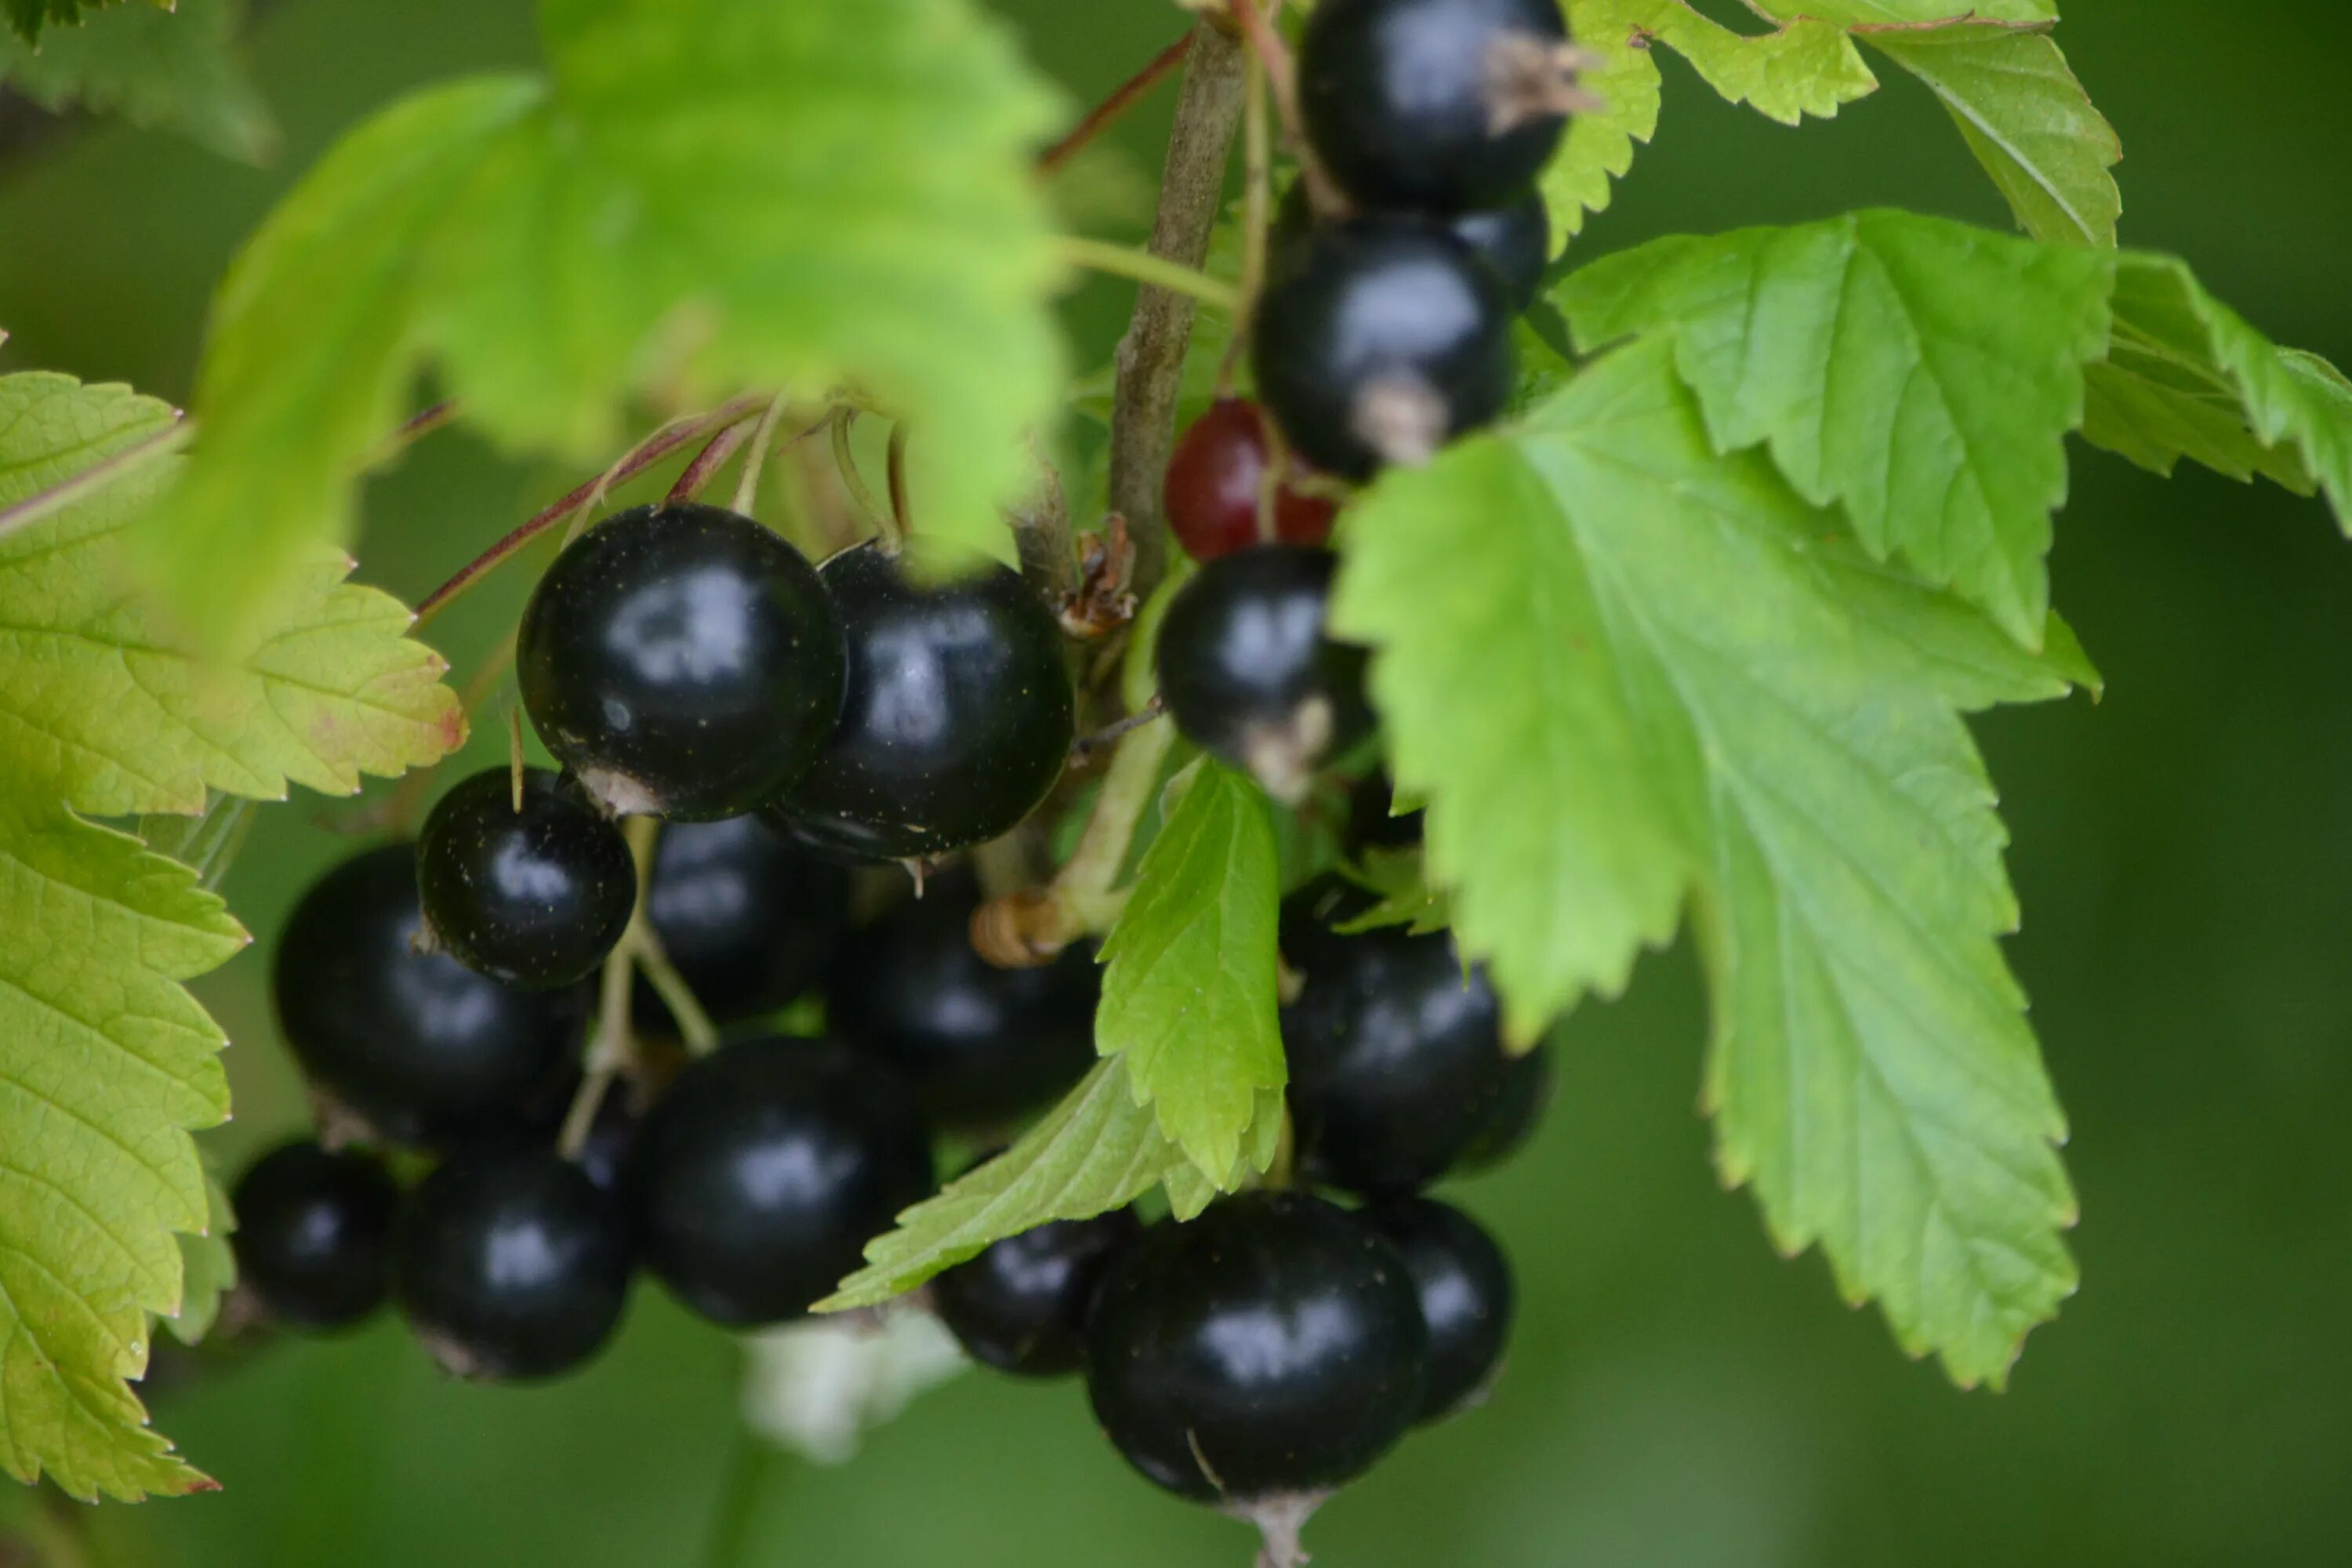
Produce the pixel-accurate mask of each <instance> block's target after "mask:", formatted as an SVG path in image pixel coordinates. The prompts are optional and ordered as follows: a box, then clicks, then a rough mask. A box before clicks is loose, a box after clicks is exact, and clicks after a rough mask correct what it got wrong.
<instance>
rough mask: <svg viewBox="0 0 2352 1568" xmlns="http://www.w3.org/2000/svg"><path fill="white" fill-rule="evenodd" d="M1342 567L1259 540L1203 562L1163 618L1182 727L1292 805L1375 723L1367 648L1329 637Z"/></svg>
mask: <svg viewBox="0 0 2352 1568" xmlns="http://www.w3.org/2000/svg"><path fill="white" fill-rule="evenodd" d="M1338 564H1339V563H1338V558H1337V557H1335V556H1334V555H1332V553H1331V552H1329V551H1328V550H1315V549H1310V548H1307V547H1306V546H1302V545H1294V544H1258V545H1253V546H1251V547H1250V548H1249V549H1247V550H1241V551H1236V552H1234V553H1233V554H1231V555H1225V556H1220V557H1219V558H1218V559H1216V560H1214V561H1212V562H1210V563H1208V564H1207V565H1205V566H1203V567H1202V568H1201V570H1200V572H1199V573H1198V574H1196V575H1195V576H1194V577H1193V578H1192V581H1190V582H1188V583H1186V584H1184V586H1183V587H1181V589H1179V590H1177V594H1176V597H1175V599H1174V600H1173V601H1172V602H1171V604H1170V605H1169V606H1168V614H1167V617H1166V618H1165V619H1164V620H1163V621H1162V622H1161V623H1160V646H1159V648H1158V650H1157V658H1158V664H1157V668H1158V671H1159V676H1160V696H1161V697H1162V698H1163V699H1164V700H1166V701H1167V704H1168V713H1169V716H1170V717H1171V718H1172V719H1173V720H1175V721H1176V727H1177V729H1179V730H1181V731H1183V733H1184V737H1185V739H1187V740H1189V741H1191V742H1193V743H1194V744H1195V745H1197V746H1200V747H1201V748H1202V750H1204V751H1209V752H1214V753H1216V754H1217V755H1218V756H1220V757H1223V759H1224V760H1225V761H1227V762H1229V763H1234V765H1235V766H1237V767H1242V768H1246V769H1247V770H1248V771H1249V772H1250V773H1252V774H1254V775H1255V777H1256V779H1257V781H1258V782H1259V783H1260V784H1264V785H1265V787H1266V790H1267V792H1268V793H1269V794H1271V795H1275V796H1276V798H1278V799H1282V800H1286V801H1296V800H1297V799H1298V798H1299V797H1300V796H1301V795H1303V794H1304V793H1305V791H1306V789H1307V784H1309V783H1310V782H1311V781H1312V779H1313V776H1314V773H1315V770H1316V769H1317V767H1318V766H1319V765H1320V764H1321V763H1323V762H1324V760H1325V759H1326V758H1328V757H1329V756H1331V755H1333V754H1334V753H1336V752H1339V751H1342V750H1344V749H1346V748H1347V747H1349V746H1350V745H1352V744H1354V743H1355V742H1357V741H1358V740H1360V739H1361V738H1362V737H1363V736H1364V735H1366V734H1368V733H1370V730H1371V722H1372V719H1371V710H1370V709H1369V708H1368V707H1367V706H1366V705H1365V701H1364V651H1363V649H1361V648H1359V647H1351V646H1349V644H1346V643H1339V642H1334V641H1332V640H1331V639H1330V638H1328V637H1325V636H1324V635H1323V624H1324V616H1325V610H1326V607H1327V605H1328V602H1329V599H1330V596H1331V577H1332V574H1333V573H1334V572H1335V571H1336V570H1337V569H1338Z"/></svg>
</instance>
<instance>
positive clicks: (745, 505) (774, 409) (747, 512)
mask: <svg viewBox="0 0 2352 1568" xmlns="http://www.w3.org/2000/svg"><path fill="white" fill-rule="evenodd" d="M788 401H789V399H788V398H787V397H786V396H785V395H784V394H782V393H781V392H780V393H778V394H776V395H775V397H774V398H773V399H772V401H771V402H770V403H769V405H768V411H767V412H766V413H765V414H762V415H761V416H760V427H759V428H758V429H756V430H754V431H752V432H751V450H750V451H749V452H746V453H744V454H743V471H742V472H741V473H740V474H739V475H737V476H736V479H735V509H734V510H735V512H736V515H738V516H739V517H749V516H751V513H752V510H753V509H754V508H756V507H758V505H759V504H760V470H761V468H765V467H766V466H767V462H768V447H769V446H770V445H771V444H772V442H774V440H775V438H776V426H777V424H778V423H779V422H781V421H782V418H783V416H784V405H785V404H786V403H787V402H788ZM822 426H823V421H819V422H818V424H817V425H813V426H810V427H809V428H810V429H811V430H814V429H818V428H821V427H822ZM807 433H808V432H807V431H803V432H802V435H806V434H807ZM793 438H794V439H795V440H797V439H799V437H793Z"/></svg>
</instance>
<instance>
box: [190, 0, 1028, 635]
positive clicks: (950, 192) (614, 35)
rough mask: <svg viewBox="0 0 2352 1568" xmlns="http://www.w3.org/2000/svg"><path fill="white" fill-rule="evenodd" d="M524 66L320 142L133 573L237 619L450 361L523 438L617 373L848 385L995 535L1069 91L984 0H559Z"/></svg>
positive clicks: (581, 417) (471, 400) (939, 515)
mask: <svg viewBox="0 0 2352 1568" xmlns="http://www.w3.org/2000/svg"><path fill="white" fill-rule="evenodd" d="M541 17H542V22H543V26H544V30H545V33H546V38H547V47H548V52H549V56H550V63H551V78H550V80H549V81H548V82H547V83H546V84H545V85H544V86H542V85H541V83H539V82H537V81H535V80H532V79H527V78H515V77H506V78H496V79H477V80H472V81H466V82H460V83H456V84H452V85H448V86H445V87H441V88H438V89H431V90H428V91H426V92H425V93H423V94H420V95H418V96H416V97H414V98H411V99H409V100H405V101H404V102H402V103H399V104H396V105H395V106H394V107H393V108H392V109H390V110H386V111H384V112H383V113H382V114H380V115H378V116H377V117H376V118H375V119H373V120H372V121H369V122H368V123H367V124H365V125H363V126H362V127H361V128H360V129H359V130H358V131H356V132H353V133H352V135H350V136H349V137H347V138H346V139H345V140H344V141H343V142H341V144H340V145H339V146H337V147H336V148H335V149H334V150H333V151H331V153H328V155H327V156H326V158H325V159H324V160H322V161H321V162H320V164H319V165H318V167H317V168H315V169H314V170H313V171H312V172H311V173H310V175H309V176H308V177H306V178H305V179H304V180H303V182H302V183H301V184H299V186H297V187H296V189H295V191H294V192H293V194H292V195H289V197H288V198H287V200H286V202H285V203H284V204H283V205H281V206H280V207H279V208H278V212H277V213H276V214H275V215H273V216H272V217H271V219H270V220H269V221H268V223H267V224H265V225H264V226H263V228H262V230H261V232H260V233H259V234H258V235H257V237H255V239H254V240H253V242H252V244H251V245H250V246H249V247H247V251H246V253H245V255H244V256H243V257H242V258H240V259H239V261H238V263H237V265H236V268H235V270H234V272H233V273H232V275H231V277H230V279H229V281H228V284H227V285H226V288H225V289H224V291H223V293H222V297H221V300H220V302H219V305H218V307H217V309H216V311H215V321H214V323H213V330H212V348H211V352H210V353H209V355H208V357H207V360H206V362H205V370H204V374H203V377H202V379H201V382H200V384H199V387H198V392H197V397H196V412H197V416H198V418H199V420H200V421H201V422H202V424H203V426H204V437H203V439H202V441H201V442H200V444H199V447H198V450H197V456H196V459H195V461H194V465H193V468H192V471H191V474H190V476H189V480H188V482H187V483H186V484H185V485H184V486H183V487H182V489H181V490H180V492H179V493H178V494H177V495H176V496H175V497H174V498H173V500H172V501H170V502H169V503H168V504H167V505H166V506H165V508H164V509H163V511H162V513H161V514H160V515H159V517H158V519H157V521H156V523H155V525H154V527H153V529H152V533H151V539H150V543H151V547H152V574H153V576H154V578H155V580H156V582H157V583H158V584H160V585H161V586H162V587H163V588H164V589H165V590H167V591H168V593H169V595H170V597H171V602H172V603H173V605H175V606H176V607H177V608H178V609H179V610H180V611H181V613H182V614H184V615H185V616H187V617H188V618H189V619H190V621H191V622H192V623H193V624H194V625H195V626H197V627H198V629H199V630H200V631H202V632H203V633H205V635H206V637H208V638H209V639H210V640H212V641H214V642H215V643H224V644H233V643H234V642H235V641H236V640H237V639H236V634H237V633H238V632H239V631H240V630H242V629H243V628H245V627H247V626H249V625H250V624H251V623H252V616H254V614H255V612H256V610H257V607H259V606H262V605H267V604H268V603H269V596H270V595H272V594H274V593H276V592H278V591H279V590H280V589H282V587H283V584H284V581H285V579H286V577H287V575H288V574H289V570H290V563H291V562H292V561H293V560H295V559H296V558H297V557H298V555H299V552H300V551H301V550H302V549H303V548H304V547H305V546H307V545H308V544H309V543H310V542H311V541H313V540H315V539H317V538H319V537H320V536H322V535H323V536H327V537H331V538H338V539H340V538H344V537H347V536H348V535H349V533H350V531H351V522H352V484H353V479H354V478H355V476H356V474H357V472H358V470H359V469H360V468H361V467H362V464H363V462H364V461H365V459H366V458H367V455H368V453H369V451H370V449H371V447H373V445H374V444H375V443H376V442H377V441H379V440H380V439H381V438H382V437H383V436H384V435H385V434H386V432H388V431H389V430H390V429H391V428H392V426H394V423H395V421H396V420H397V418H398V417H399V415H400V411H401V399H402V397H403V395H404V392H405V390H406V389H407V387H408V385H409V384H410V383H411V382H412V380H413V379H414V378H415V376H416V374H418V373H419V372H420V371H421V370H422V369H424V368H425V365H426V364H427V363H430V362H437V363H438V364H439V366H440V368H441V372H442V379H443V381H444V383H445V384H446V388H447V390H448V391H450V392H451V393H452V394H454V395H456V396H457V398H458V399H459V400H460V402H461V404H462V405H463V406H464V408H465V410H466V414H467V417H468V418H469V419H471V420H474V421H476V422H478V424H479V425H481V426H483V427H484V428H485V429H486V430H487V432H488V434H490V435H491V436H493V437H496V438H498V439H499V440H501V441H503V442H505V443H507V444H509V445H512V446H520V447H545V448H554V449H559V450H562V451H564V452H566V453H570V454H573V455H586V454H592V453H593V454H600V455H601V454H603V453H605V452H609V450H610V449H611V448H612V447H614V445H616V444H617V443H618V441H619V439H620V436H621V431H622V429H623V425H624V421H625V418H626V416H628V413H629V409H630V406H631V405H632V402H633V400H635V399H644V400H648V401H651V402H653V403H656V404H657V405H659V406H660V408H661V410H662V411H664V412H667V411H669V410H671V409H674V408H678V407H685V406H691V405H702V404H707V403H709V402H713V401H716V400H717V399H718V398H719V397H721V396H724V395H729V394H732V393H735V392H738V391H740V390H742V389H743V388H745V387H747V386H758V387H765V386H776V387H779V388H782V389H787V390H790V391H791V392H793V394H794V395H796V396H799V397H801V398H803V399H804V400H807V401H811V402H814V401H817V400H820V399H823V398H824V397H825V396H827V395H830V394H831V393H832V392H833V391H834V390H835V389H836V388H837V387H839V386H840V385H841V384H843V383H845V382H847V383H853V384H855V385H856V389H857V390H858V392H859V393H860V394H861V395H863V396H865V397H866V398H869V399H872V400H874V401H876V402H878V403H879V404H881V405H885V406H887V407H888V408H889V409H890V410H891V411H892V412H894V413H896V414H898V415H900V416H904V417H905V418H906V419H907V420H908V424H909V426H911V427H912V428H913V429H914V430H915V431H917V432H918V434H917V436H916V438H915V439H914V441H913V443H912V446H911V448H910V457H909V461H910V468H911V485H912V490H913V495H914V511H915V514H916V517H917V519H918V521H919V526H920V527H921V528H922V529H924V530H925V531H928V532H930V533H932V534H935V535H939V536H942V537H943V538H946V539H949V540H951V541H956V542H961V543H964V544H966V545H970V546H972V547H974V548H979V549H983V550H987V551H989V552H993V553H997V554H1000V555H1001V554H1006V553H1009V552H1010V549H1011V544H1010V541H1009V539H1008V538H1007V536H1006V533H1005V531H1004V529H1003V526H1002V525H1001V523H1000V522H999V521H998V519H997V516H996V512H995V502H996V500H998V499H999V498H1000V497H1001V496H1003V495H1005V494H1009V493H1011V492H1012V491H1013V489H1016V488H1017V487H1018V485H1019V484H1020V483H1021V482H1022V480H1023V479H1024V477H1025V473H1026V462H1027V458H1026V450H1025V447H1024V442H1023V440H1022V437H1023V435H1024V432H1025V431H1027V430H1029V429H1031V428H1032V427H1034V426H1043V425H1044V424H1045V423H1046V422H1047V421H1048V419H1049V417H1050V416H1051V413H1052V410H1053V405H1054V402H1055V398H1056V396H1057V395H1058V393H1059V391H1060V387H1061V380H1062V367H1061V365H1060V363H1059V347H1058V342H1057V339H1056V336H1055V331H1054V326H1053V321H1052V318H1051V315H1050V313H1049V311H1048V310H1047V300H1048V296H1049V294H1050V292H1051V290H1052V288H1053V286H1054V284H1055V279H1056V277H1057V274H1058V263H1057V261H1056V259H1055V251H1054V248H1053V246H1052V244H1051V236H1050V226H1049V224H1048V221H1047V207H1046V203H1045V198H1044V195H1043V194H1042V192H1041V191H1040V190H1039V189H1038V188H1037V185H1036V182H1035V180H1034V176H1033V174H1032V173H1031V170H1030V165H1029V155H1028V150H1029V147H1030V144H1031V142H1033V141H1034V139H1035V138H1036V137H1037V136H1039V135H1040V134H1041V133H1042V132H1045V130H1046V129H1048V128H1049V127H1050V125H1051V123H1052V121H1053V119H1054V116H1055V103H1054V101H1053V99H1052V97H1051V95H1050V94H1049V93H1048V92H1047V91H1046V90H1045V89H1044V88H1043V87H1042V86H1041V85H1040V84H1039V82H1038V81H1037V79H1035V78H1034V77H1033V76H1032V75H1031V74H1030V72H1029V71H1028V69H1027V68H1026V67H1025V66H1024V64H1023V63H1022V62H1021V60H1020V58H1019V57H1018V55H1017V54H1016V53H1015V51H1014V50H1013V47H1012V44H1011V41H1010V39H1009V37H1007V35H1006V34H1005V32H1004V31H1003V29H1002V27H1001V26H998V25H997V24H995V23H994V22H992V21H991V20H988V19H985V18H983V17H982V16H981V15H980V14H979V13H978V12H977V10H976V9H975V7H974V6H973V5H971V0H869V3H868V4H866V5H860V6H857V7H854V8H845V7H841V6H820V5H772V4H767V3H765V0H668V3H663V0H548V3H547V4H546V5H544V6H543V7H542V9H541Z"/></svg>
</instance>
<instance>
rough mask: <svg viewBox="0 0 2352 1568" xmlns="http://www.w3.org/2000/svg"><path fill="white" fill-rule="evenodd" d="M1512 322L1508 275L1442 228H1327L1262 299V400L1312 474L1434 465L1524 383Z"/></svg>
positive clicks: (1258, 363)
mask: <svg viewBox="0 0 2352 1568" xmlns="http://www.w3.org/2000/svg"><path fill="white" fill-rule="evenodd" d="M1511 316H1512V310H1511V302H1510V300H1509V299H1508V297H1507V295H1506V294H1505V292H1504V286H1503V280H1502V278H1501V277H1500V276H1499V275H1498V274H1497V273H1496V270H1495V269H1494V268H1492V267H1489V266H1488V265H1486V263H1485V262H1484V261H1482V260H1480V259H1479V258H1478V255H1477V253H1476V252H1475V251H1474V250H1472V249H1471V248H1470V247H1468V246H1467V245H1465V244H1464V243H1463V242H1462V241H1461V240H1459V239H1457V238H1455V237H1454V236H1453V235H1451V234H1449V233H1447V232H1445V231H1444V230H1443V229H1439V228H1435V227H1433V226H1429V225H1426V224H1422V223H1416V222H1412V221H1410V220H1406V219H1394V218H1380V217H1360V218H1355V219H1351V220H1349V221H1348V222H1346V223H1339V224H1333V225H1329V226H1326V227H1323V228H1319V229H1317V230H1316V231H1315V232H1314V234H1313V235H1312V236H1311V237H1309V238H1308V239H1307V242H1306V244H1305V245H1304V246H1303V247H1301V249H1300V253H1299V256H1298V258H1297V262H1296V263H1295V264H1294V265H1293V266H1291V267H1290V268H1287V269H1286V270H1285V271H1284V272H1283V273H1282V274H1281V275H1280V276H1279V277H1276V278H1275V279H1272V280H1271V281H1270V282H1269V284H1268V286H1267V288H1266V290H1265V295H1264V296H1263V297H1262V298H1261V299H1260V300H1259V302H1258V309H1257V321H1256V331H1255V336H1254V337H1253V339H1252V342H1251V363H1252V365H1253V366H1254V367H1255V370H1256V373H1257V384H1258V395H1259V396H1260V397H1261V398H1263V399H1264V400H1265V405H1266V406H1267V407H1268V408H1270V409H1272V410H1273V411H1274V416H1275V418H1276V421H1277V422H1278V423H1279V424H1280V425H1281V426H1282V431H1283V434H1284V435H1285V436H1286V437H1289V439H1290V444H1291V445H1292V446H1293V447H1296V448H1297V450H1298V452H1299V453H1300V455H1302V456H1303V457H1305V458H1307V461H1309V462H1311V463H1313V464H1314V465H1315V466H1316V467H1318V468H1328V469H1329V470H1330V471H1331V472H1333V473H1335V474H1339V475H1340V476H1341V477H1343V478H1346V479H1369V478H1370V476H1371V474H1372V472H1373V470H1374V469H1376V468H1380V467H1381V465H1382V464H1384V463H1396V464H1413V463H1422V462H1426V461H1427V460H1428V459H1429V458H1430V457H1431V456H1432V455H1433V454H1434V453H1435V452H1436V450H1437V448H1438V447H1442V446H1444V444H1445V443H1446V442H1447V441H1450V440H1452V439H1453V438H1454V437H1456V436H1459V435H1461V434H1462V433H1463V432H1465V431H1467V430H1473V429H1475V428H1477V427H1478V426H1481V425H1484V424H1486V422H1487V421H1489V420H1491V419H1492V418H1494V417H1495V416H1496V415H1497V414H1499V413H1501V412H1502V409H1503V405H1504V404H1505V402H1506V401H1507V400H1508V398H1509V397H1510V395H1511V384H1512V381H1513V379H1514V377H1515V376H1516V374H1517V366H1516V360H1515V358H1514V355H1513V351H1512V347H1511Z"/></svg>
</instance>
